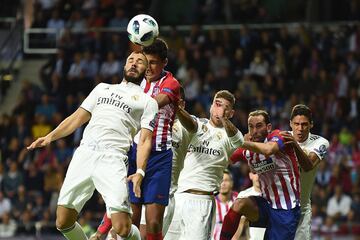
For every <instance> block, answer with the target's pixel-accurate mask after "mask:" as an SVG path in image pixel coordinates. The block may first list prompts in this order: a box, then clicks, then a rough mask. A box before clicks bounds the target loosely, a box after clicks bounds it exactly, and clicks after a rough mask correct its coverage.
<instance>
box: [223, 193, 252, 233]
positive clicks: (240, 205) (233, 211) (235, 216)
mask: <svg viewBox="0 0 360 240" xmlns="http://www.w3.org/2000/svg"><path fill="white" fill-rule="evenodd" d="M241 216H245V217H246V218H247V219H248V220H249V221H250V222H256V221H258V220H259V207H258V203H257V201H256V197H248V198H238V199H236V200H235V202H234V203H233V205H232V206H231V208H230V210H229V211H228V213H227V214H226V215H225V218H224V222H223V226H222V229H221V234H220V239H221V240H226V239H231V238H232V236H233V235H234V234H235V232H236V230H237V229H238V226H239V223H240V219H241Z"/></svg>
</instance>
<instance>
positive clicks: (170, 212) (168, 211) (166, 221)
mask: <svg viewBox="0 0 360 240" xmlns="http://www.w3.org/2000/svg"><path fill="white" fill-rule="evenodd" d="M145 206H146V204H144V205H142V209H141V220H140V224H142V225H146V217H145ZM174 210H175V197H174V196H170V198H169V204H168V205H167V206H166V208H165V212H164V218H163V228H162V234H163V236H165V234H166V233H167V231H168V229H169V226H170V223H171V221H172V219H173V216H174Z"/></svg>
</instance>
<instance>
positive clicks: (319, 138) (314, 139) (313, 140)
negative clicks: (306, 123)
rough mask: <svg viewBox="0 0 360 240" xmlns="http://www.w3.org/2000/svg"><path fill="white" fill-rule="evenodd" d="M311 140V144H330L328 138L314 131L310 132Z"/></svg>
mask: <svg viewBox="0 0 360 240" xmlns="http://www.w3.org/2000/svg"><path fill="white" fill-rule="evenodd" d="M309 142H310V143H311V144H323V145H326V146H329V141H328V140H327V139H326V138H324V137H322V136H320V135H316V134H312V133H310V136H309Z"/></svg>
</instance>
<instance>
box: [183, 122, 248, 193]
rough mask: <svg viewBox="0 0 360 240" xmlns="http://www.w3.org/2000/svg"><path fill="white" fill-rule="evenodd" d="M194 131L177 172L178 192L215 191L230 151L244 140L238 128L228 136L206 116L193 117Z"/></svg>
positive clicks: (218, 186)
mask: <svg viewBox="0 0 360 240" xmlns="http://www.w3.org/2000/svg"><path fill="white" fill-rule="evenodd" d="M196 121H197V123H198V129H197V132H196V133H194V134H190V136H191V141H190V144H189V146H188V153H187V154H186V157H185V161H184V168H183V170H182V171H181V172H180V177H179V182H178V184H179V190H178V191H179V192H184V191H186V190H189V189H194V190H200V191H206V192H214V191H218V190H219V188H220V184H221V181H222V178H223V173H224V169H225V168H226V167H227V166H228V163H229V159H230V155H231V153H232V152H233V151H234V150H235V149H236V148H238V147H240V146H241V145H242V143H243V142H244V137H243V135H242V133H241V132H240V131H238V133H237V134H236V135H235V136H233V137H231V138H229V137H228V136H227V134H226V131H225V129H224V128H216V127H213V126H212V125H211V124H210V121H209V120H208V119H196Z"/></svg>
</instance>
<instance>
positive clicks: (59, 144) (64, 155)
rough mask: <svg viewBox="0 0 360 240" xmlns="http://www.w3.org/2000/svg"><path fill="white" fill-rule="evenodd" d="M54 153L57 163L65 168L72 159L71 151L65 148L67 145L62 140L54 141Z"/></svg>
mask: <svg viewBox="0 0 360 240" xmlns="http://www.w3.org/2000/svg"><path fill="white" fill-rule="evenodd" d="M54 152H55V157H56V159H57V161H58V163H59V164H60V165H62V166H63V167H64V168H66V167H67V166H68V165H69V163H70V160H71V158H72V154H73V150H72V149H71V148H70V147H68V146H67V143H66V141H65V140H64V139H63V138H62V139H59V140H57V141H56V148H55V150H54Z"/></svg>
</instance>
